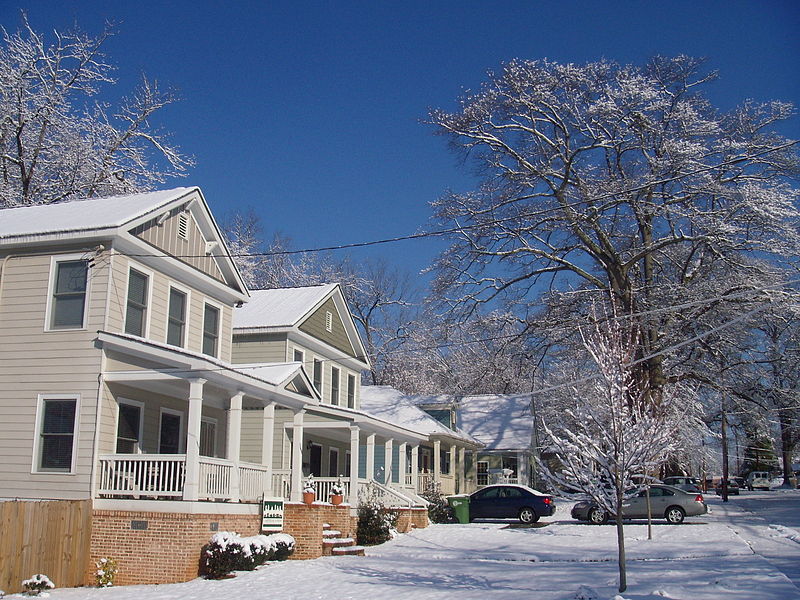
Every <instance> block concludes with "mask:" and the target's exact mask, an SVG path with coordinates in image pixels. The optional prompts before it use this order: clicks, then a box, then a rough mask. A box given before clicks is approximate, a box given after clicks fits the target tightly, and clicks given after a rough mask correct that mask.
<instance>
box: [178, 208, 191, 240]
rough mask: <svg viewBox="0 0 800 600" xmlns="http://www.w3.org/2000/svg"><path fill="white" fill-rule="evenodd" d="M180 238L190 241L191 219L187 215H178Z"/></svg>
mask: <svg viewBox="0 0 800 600" xmlns="http://www.w3.org/2000/svg"><path fill="white" fill-rule="evenodd" d="M178 237H179V238H181V239H182V240H188V239H189V217H188V215H187V214H186V213H181V214H180V215H178Z"/></svg>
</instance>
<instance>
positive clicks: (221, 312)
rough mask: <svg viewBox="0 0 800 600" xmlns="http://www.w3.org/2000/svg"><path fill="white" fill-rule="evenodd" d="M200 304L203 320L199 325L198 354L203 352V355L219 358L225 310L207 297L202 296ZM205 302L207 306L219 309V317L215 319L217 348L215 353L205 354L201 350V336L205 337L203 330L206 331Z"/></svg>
mask: <svg viewBox="0 0 800 600" xmlns="http://www.w3.org/2000/svg"><path fill="white" fill-rule="evenodd" d="M202 304H203V307H202V313H203V322H202V323H201V327H200V354H203V355H205V356H210V357H212V358H219V357H220V354H222V318H223V316H224V315H225V310H224V308H223V306H222V305H221V304H219V303H218V302H215V301H214V300H211V299H210V298H208V297H204V298H203V302H202ZM206 304H208V305H209V306H213V307H214V308H216V309H217V310H218V311H219V318H218V319H217V348H216V351H217V352H216V354H206V353H205V352H203V338H204V337H205V332H206Z"/></svg>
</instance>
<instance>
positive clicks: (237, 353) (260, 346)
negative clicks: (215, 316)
mask: <svg viewBox="0 0 800 600" xmlns="http://www.w3.org/2000/svg"><path fill="white" fill-rule="evenodd" d="M286 355H287V352H286V336H284V335H278V334H257V335H249V334H248V335H242V334H236V335H235V337H234V339H233V345H232V350H231V362H233V363H234V364H248V363H282V362H286V361H287V360H291V359H287V358H286Z"/></svg>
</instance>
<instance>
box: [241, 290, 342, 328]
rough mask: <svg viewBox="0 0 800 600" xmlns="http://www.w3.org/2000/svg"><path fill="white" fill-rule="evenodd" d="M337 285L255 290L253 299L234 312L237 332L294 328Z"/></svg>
mask: <svg viewBox="0 0 800 600" xmlns="http://www.w3.org/2000/svg"><path fill="white" fill-rule="evenodd" d="M336 285H337V284H335V283H327V284H324V285H312V286H307V287H294V288H275V289H271V290H252V291H251V292H250V300H249V302H247V304H245V305H244V306H243V307H241V308H237V309H236V310H235V311H234V312H233V327H234V328H235V329H251V328H262V327H291V326H292V325H295V324H296V323H297V322H298V321H299V320H300V319H301V318H303V317H304V316H305V315H306V314H308V312H309V311H310V310H311V309H312V308H314V307H315V306H316V305H317V304H318V303H319V302H321V301H322V300H323V299H324V298H325V296H327V295H328V294H329V293H330V292H331V290H333V289H334V288H335V287H336Z"/></svg>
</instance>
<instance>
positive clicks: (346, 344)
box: [299, 298, 356, 357]
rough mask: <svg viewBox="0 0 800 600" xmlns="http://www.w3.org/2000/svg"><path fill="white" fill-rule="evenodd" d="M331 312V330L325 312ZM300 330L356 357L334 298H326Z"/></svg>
mask: <svg viewBox="0 0 800 600" xmlns="http://www.w3.org/2000/svg"><path fill="white" fill-rule="evenodd" d="M326 312H330V313H331V315H332V322H331V325H332V327H331V331H328V330H327V329H326V328H325V320H326V317H325V313H326ZM299 329H300V331H303V332H305V333H307V334H309V335H312V336H314V337H315V338H317V339H319V340H322V341H323V342H325V343H327V344H330V345H331V346H333V347H334V348H336V349H338V350H341V351H342V352H344V353H345V354H347V355H348V356H352V357H356V352H355V350H354V349H353V346H352V344H351V343H350V339H349V338H348V337H347V332H346V331H345V329H344V323H342V319H341V317H340V316H339V311H338V310H337V309H336V303H335V302H334V301H333V298H329V299H328V300H326V301H325V302H324V303H323V304H322V306H320V307H319V308H318V309H317V310H315V311H314V312H313V313H311V315H309V316H308V318H306V320H305V321H303V322H302V323H300V325H299Z"/></svg>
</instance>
